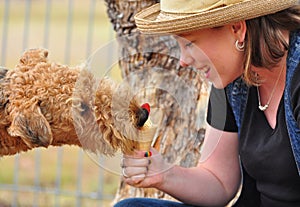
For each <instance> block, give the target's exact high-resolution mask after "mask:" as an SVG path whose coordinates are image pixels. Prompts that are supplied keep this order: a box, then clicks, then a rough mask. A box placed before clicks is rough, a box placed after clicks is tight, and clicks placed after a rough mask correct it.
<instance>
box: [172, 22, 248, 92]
mask: <svg viewBox="0 0 300 207" xmlns="http://www.w3.org/2000/svg"><path fill="white" fill-rule="evenodd" d="M233 33H234V32H233V29H232V27H231V26H229V25H228V26H223V27H218V28H213V29H203V30H198V31H193V32H190V33H186V34H182V35H180V36H178V37H175V38H176V39H177V41H178V43H179V46H180V49H181V55H180V64H181V65H182V66H184V67H186V66H193V67H194V68H196V69H198V70H200V71H201V72H203V73H204V75H205V77H206V78H207V79H208V80H209V81H211V82H212V84H213V85H214V86H215V87H216V88H224V87H226V86H227V85H228V84H229V83H230V82H232V81H233V80H235V79H236V78H237V77H239V76H240V75H241V74H242V72H243V69H242V68H243V67H242V66H243V52H240V51H238V50H237V49H236V48H235V42H236V38H235V35H234V34H233Z"/></svg>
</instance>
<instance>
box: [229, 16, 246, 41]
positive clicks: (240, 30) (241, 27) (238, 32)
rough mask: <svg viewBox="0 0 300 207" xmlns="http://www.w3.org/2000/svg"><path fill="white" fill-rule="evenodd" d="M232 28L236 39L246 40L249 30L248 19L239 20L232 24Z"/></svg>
mask: <svg viewBox="0 0 300 207" xmlns="http://www.w3.org/2000/svg"><path fill="white" fill-rule="evenodd" d="M231 30H232V33H233V35H234V36H235V39H236V40H238V41H239V42H244V41H245V37H246V31H247V25H246V21H239V22H235V23H233V24H231Z"/></svg>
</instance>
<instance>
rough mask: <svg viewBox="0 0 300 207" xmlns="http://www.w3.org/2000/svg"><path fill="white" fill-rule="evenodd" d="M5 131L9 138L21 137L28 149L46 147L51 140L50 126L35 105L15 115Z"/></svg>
mask: <svg viewBox="0 0 300 207" xmlns="http://www.w3.org/2000/svg"><path fill="white" fill-rule="evenodd" d="M7 131H8V133H9V134H10V135H11V136H14V137H17V136H19V137H21V138H22V139H23V141H24V142H25V143H26V145H27V146H28V147H30V148H33V147H48V146H49V145H50V144H51V143H52V139H53V137H52V132H51V128H50V125H49V123H48V121H47V120H46V118H45V117H44V115H43V114H42V112H41V109H40V107H39V106H38V105H37V104H35V105H34V106H32V107H31V108H30V109H27V110H24V111H22V112H17V113H15V116H14V117H13V120H12V123H11V126H10V127H9V128H8V130H7Z"/></svg>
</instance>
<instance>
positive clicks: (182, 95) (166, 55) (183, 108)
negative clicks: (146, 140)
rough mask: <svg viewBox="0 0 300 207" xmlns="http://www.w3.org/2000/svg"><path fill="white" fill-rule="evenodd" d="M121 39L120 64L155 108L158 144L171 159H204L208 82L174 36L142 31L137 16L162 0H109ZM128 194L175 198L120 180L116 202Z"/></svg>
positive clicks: (191, 162) (183, 161) (183, 162)
mask: <svg viewBox="0 0 300 207" xmlns="http://www.w3.org/2000/svg"><path fill="white" fill-rule="evenodd" d="M105 2H106V5H107V13H108V16H109V18H110V21H111V23H112V24H113V27H114V30H115V32H116V36H117V39H118V44H119V57H120V58H119V65H120V69H121V71H122V76H123V79H124V81H127V82H128V83H129V84H130V85H131V87H132V88H134V89H135V90H136V92H137V94H139V95H140V96H141V98H143V99H145V100H146V101H148V102H150V105H151V107H152V108H154V109H155V110H154V111H152V112H151V116H152V117H154V119H156V122H157V123H159V125H158V137H159V139H158V140H157V141H156V143H155V147H156V148H157V149H159V151H160V153H162V154H163V155H164V157H165V158H166V159H167V160H168V161H169V162H171V163H174V164H175V163H178V164H179V165H181V166H184V167H192V166H195V165H196V164H197V163H198V160H199V158H200V155H201V154H200V148H201V144H202V142H203V138H204V133H205V127H204V126H205V124H204V123H205V114H206V103H207V97H208V84H207V83H205V82H204V81H203V79H202V78H201V76H200V74H199V73H198V72H197V71H196V70H194V69H193V68H182V67H180V65H179V50H178V45H177V43H176V41H175V39H173V38H172V37H171V36H146V35H142V34H140V33H139V31H138V30H137V28H136V25H135V23H134V15H135V14H136V13H137V12H138V11H140V10H141V9H143V8H146V7H148V6H151V5H153V4H155V3H157V1H156V0H105ZM128 197H153V198H162V199H173V198H171V197H170V196H168V195H166V194H165V193H163V192H161V191H158V190H156V189H141V188H134V187H131V186H128V185H127V184H125V183H124V181H123V180H122V179H121V180H120V186H119V189H118V192H117V194H116V197H115V200H114V202H117V201H119V200H122V199H124V198H128Z"/></svg>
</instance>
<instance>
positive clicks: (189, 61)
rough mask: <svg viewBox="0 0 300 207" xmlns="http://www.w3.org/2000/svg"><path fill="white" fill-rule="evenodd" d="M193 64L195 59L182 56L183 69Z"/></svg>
mask: <svg viewBox="0 0 300 207" xmlns="http://www.w3.org/2000/svg"><path fill="white" fill-rule="evenodd" d="M192 63H193V59H192V58H191V57H185V56H183V55H182V54H181V56H180V65H181V66H182V67H187V66H189V65H191V64H192Z"/></svg>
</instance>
